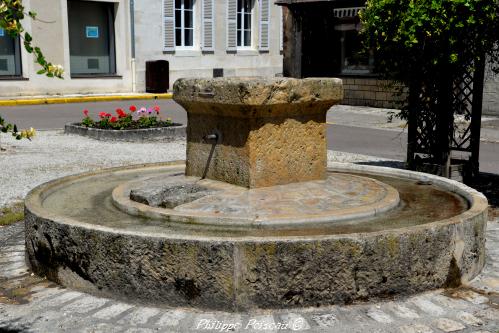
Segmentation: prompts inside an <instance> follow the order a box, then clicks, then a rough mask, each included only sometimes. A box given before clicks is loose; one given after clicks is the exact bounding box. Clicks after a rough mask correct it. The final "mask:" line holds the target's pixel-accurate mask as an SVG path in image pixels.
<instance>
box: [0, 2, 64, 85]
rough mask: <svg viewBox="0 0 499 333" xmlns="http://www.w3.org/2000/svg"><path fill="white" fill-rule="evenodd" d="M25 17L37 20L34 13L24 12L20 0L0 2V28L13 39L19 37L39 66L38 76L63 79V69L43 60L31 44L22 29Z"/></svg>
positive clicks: (37, 49)
mask: <svg viewBox="0 0 499 333" xmlns="http://www.w3.org/2000/svg"><path fill="white" fill-rule="evenodd" d="M25 17H30V18H31V19H33V20H37V17H36V13H35V12H33V11H28V12H27V11H26V9H25V8H24V6H23V3H22V1H21V0H0V28H2V29H4V30H5V31H6V32H7V33H8V34H9V36H11V37H13V38H17V37H20V38H21V39H22V40H23V44H24V48H25V49H26V51H27V52H28V53H31V54H33V55H34V59H35V63H37V64H38V65H40V67H41V68H40V70H39V71H38V72H37V73H38V74H45V75H46V76H48V77H57V78H61V79H62V78H63V74H64V69H63V67H62V66H61V65H54V64H52V63H51V62H48V61H47V60H46V59H45V56H44V55H43V53H42V50H41V49H40V47H38V46H36V45H34V44H33V37H32V36H31V35H30V34H29V33H28V32H27V31H26V30H25V29H24V27H23V25H22V23H21V21H22V20H23V19H24V18H25Z"/></svg>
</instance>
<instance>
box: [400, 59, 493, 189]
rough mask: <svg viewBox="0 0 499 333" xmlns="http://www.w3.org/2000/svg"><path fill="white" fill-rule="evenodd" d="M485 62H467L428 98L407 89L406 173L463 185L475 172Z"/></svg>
mask: <svg viewBox="0 0 499 333" xmlns="http://www.w3.org/2000/svg"><path fill="white" fill-rule="evenodd" d="M484 75H485V62H484V61H481V62H480V63H472V62H470V63H469V64H468V65H467V66H465V67H464V68H463V69H462V70H461V71H460V72H459V73H457V74H456V75H454V77H450V78H443V79H444V80H443V81H444V82H445V80H446V79H449V80H450V82H448V84H447V86H448V87H449V89H442V91H441V93H440V94H438V95H437V96H436V97H435V96H432V98H430V97H429V96H428V95H431V94H427V93H426V92H425V89H424V88H422V87H417V86H415V85H413V86H412V87H410V89H409V91H410V97H409V122H408V124H409V133H408V145H407V164H408V167H409V168H410V169H413V170H418V171H424V172H428V173H433V174H437V175H440V176H443V177H448V178H455V179H457V180H464V181H466V180H467V179H469V178H472V177H475V176H477V175H478V172H479V152H480V126H481V116H482V100H483V85H484Z"/></svg>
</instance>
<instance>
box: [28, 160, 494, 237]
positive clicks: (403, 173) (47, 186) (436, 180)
mask: <svg viewBox="0 0 499 333" xmlns="http://www.w3.org/2000/svg"><path fill="white" fill-rule="evenodd" d="M184 163H185V161H171V162H160V163H148V164H138V165H131V166H126V167H115V168H107V169H102V170H98V171H91V172H86V173H82V174H77V175H70V176H66V177H62V178H59V179H55V180H52V181H49V182H47V183H44V184H41V185H39V186H37V187H35V188H34V189H33V190H31V191H30V192H29V193H28V195H27V196H26V199H25V210H26V213H27V215H28V213H29V214H31V215H35V216H36V217H37V218H41V219H44V220H48V221H52V222H54V223H57V224H61V225H68V226H74V227H79V228H84V229H88V230H97V231H101V232H107V233H114V234H125V235H134V236H141V237H152V238H164V239H177V240H186V241H189V240H190V241H214V240H215V241H217V242H220V243H223V242H228V243H238V242H242V243H244V242H246V241H251V242H253V243H260V242H261V243H267V242H272V241H276V242H277V241H278V242H283V241H285V242H293V241H303V240H310V241H316V240H326V239H359V238H366V237H368V238H370V237H377V236H382V235H384V236H386V235H400V234H407V233H412V232H414V233H417V232H420V231H422V230H426V229H429V228H438V227H443V226H446V225H452V224H459V223H462V222H465V221H469V220H472V219H474V218H480V217H482V218H485V219H486V217H487V208H488V202H487V199H486V197H485V196H484V195H483V194H482V193H480V192H478V191H476V190H474V189H473V188H471V187H468V186H466V185H464V184H462V183H459V182H457V181H454V180H450V179H446V178H442V177H438V176H434V175H429V174H425V173H421V172H415V171H408V170H403V169H394V168H388V167H378V166H368V165H357V164H351V163H338V162H333V163H330V164H329V165H328V170H329V171H339V172H352V173H354V174H355V173H360V172H363V173H368V174H372V175H379V176H388V177H400V178H404V179H409V180H422V179H424V180H429V181H431V182H433V184H434V185H436V186H438V187H441V188H443V189H445V190H447V191H449V192H453V193H456V194H458V195H460V196H462V197H463V198H465V199H466V200H467V201H468V203H469V208H468V209H467V210H466V211H464V212H463V213H461V214H459V215H456V216H454V217H451V218H448V219H444V220H439V221H434V222H430V223H425V224H421V225H415V226H409V227H401V228H394V229H389V230H383V231H373V232H359V233H342V234H328V235H313V236H306V235H305V236H301V235H288V236H285V237H276V236H269V237H264V238H262V237H254V236H233V237H227V238H224V237H216V236H199V235H195V236H190V235H185V234H181V235H179V234H166V233H164V234H158V233H151V232H142V231H129V230H122V229H120V228H113V227H108V226H102V225H96V224H89V223H85V222H81V221H78V220H75V219H72V218H68V217H62V216H59V215H57V214H53V213H51V212H50V211H48V210H47V209H45V208H44V207H43V201H44V199H45V198H46V197H47V196H49V195H50V194H51V193H52V192H53V191H55V190H57V189H58V186H59V185H61V184H64V183H67V182H71V181H75V180H79V179H81V178H84V177H88V176H94V175H100V174H103V173H119V172H124V171H129V170H133V169H137V168H140V167H148V168H161V169H163V168H165V167H172V168H176V167H178V166H181V165H183V164H184Z"/></svg>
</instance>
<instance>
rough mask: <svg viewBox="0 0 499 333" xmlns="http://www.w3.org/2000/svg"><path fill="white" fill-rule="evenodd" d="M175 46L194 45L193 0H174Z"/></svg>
mask: <svg viewBox="0 0 499 333" xmlns="http://www.w3.org/2000/svg"><path fill="white" fill-rule="evenodd" d="M175 46H179V47H192V46H194V0H175Z"/></svg>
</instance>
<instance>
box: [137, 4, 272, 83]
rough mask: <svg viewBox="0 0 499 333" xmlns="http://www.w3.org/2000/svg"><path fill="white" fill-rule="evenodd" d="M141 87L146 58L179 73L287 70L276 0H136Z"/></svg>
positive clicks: (252, 73) (173, 74)
mask: <svg viewBox="0 0 499 333" xmlns="http://www.w3.org/2000/svg"><path fill="white" fill-rule="evenodd" d="M134 12H135V36H136V37H135V45H136V56H135V59H136V68H137V70H136V73H137V90H138V91H144V90H145V88H146V85H145V77H146V73H145V71H146V65H145V64H146V62H147V61H154V60H167V61H168V62H169V74H170V78H169V82H170V88H171V86H172V84H173V82H175V80H176V79H178V78H180V77H194V76H201V77H214V76H276V75H281V73H282V52H281V49H282V12H281V8H280V7H279V6H276V5H275V4H274V3H273V1H272V0H143V1H136V2H135V11H134Z"/></svg>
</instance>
